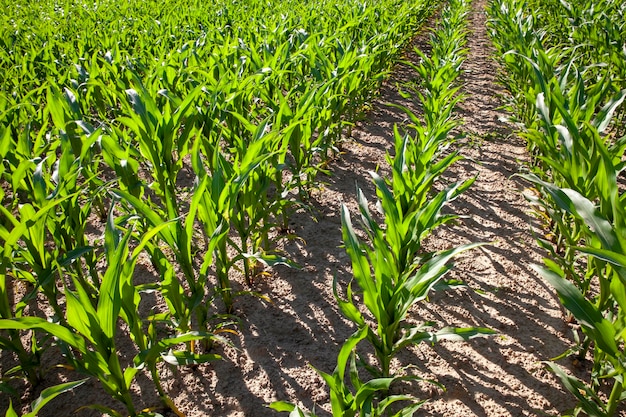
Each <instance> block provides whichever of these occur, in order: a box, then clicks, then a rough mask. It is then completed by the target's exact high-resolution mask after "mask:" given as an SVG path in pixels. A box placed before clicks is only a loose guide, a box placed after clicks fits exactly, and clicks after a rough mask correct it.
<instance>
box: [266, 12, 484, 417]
mask: <svg viewBox="0 0 626 417" xmlns="http://www.w3.org/2000/svg"><path fill="white" fill-rule="evenodd" d="M469 7H470V4H469V2H468V1H465V0H452V1H450V2H448V3H447V4H446V5H445V6H444V7H443V8H442V11H441V18H440V21H439V23H438V24H437V27H436V28H434V29H433V32H432V34H431V38H430V42H429V43H430V47H431V48H432V52H431V53H430V54H428V55H427V54H425V53H423V52H422V51H420V50H419V49H416V50H415V53H416V54H418V56H419V57H420V62H419V64H415V63H407V65H410V66H412V67H413V69H414V70H415V71H416V73H417V74H418V76H419V78H417V79H415V80H413V81H412V82H409V83H408V84H407V85H405V86H403V89H404V90H405V91H406V93H407V96H410V97H412V98H413V99H414V100H415V101H416V104H417V105H418V106H419V107H420V111H421V112H422V114H423V116H420V115H417V114H415V113H414V112H412V111H411V110H410V109H408V108H406V107H401V108H402V109H403V110H404V111H405V112H406V114H407V116H408V118H409V120H410V122H409V124H408V125H407V126H405V128H406V133H401V132H400V129H399V128H398V127H396V128H395V131H394V136H395V146H394V153H393V155H388V157H387V160H388V163H389V165H390V169H391V177H390V178H388V179H385V178H383V177H382V176H380V175H379V174H378V173H375V172H371V173H370V174H371V176H372V179H373V182H374V185H375V187H376V194H377V197H378V201H377V207H378V208H379V215H377V214H373V213H372V212H371V211H370V203H369V202H368V201H367V199H366V197H365V195H364V193H363V192H362V190H361V189H358V188H357V201H358V206H359V212H360V218H361V224H362V228H363V231H364V232H365V235H366V236H367V239H366V240H362V239H361V238H359V237H358V233H357V230H356V229H355V227H354V226H353V223H352V220H351V215H350V212H349V210H348V208H347V207H346V206H343V207H342V213H341V216H342V230H343V240H344V244H345V248H346V252H347V253H348V255H349V257H350V260H351V263H352V273H353V282H350V283H349V284H348V285H347V287H346V288H345V290H344V291H343V293H344V295H343V296H342V295H340V292H342V291H340V290H339V288H338V287H339V284H338V282H337V280H335V286H334V292H335V297H336V300H337V303H338V304H339V308H340V310H341V312H342V313H343V314H344V316H345V317H346V318H348V319H349V320H350V321H352V322H353V323H354V324H355V325H356V328H357V330H356V331H355V332H354V334H353V335H352V336H350V337H349V338H348V340H347V341H346V342H345V343H344V344H343V346H342V347H341V350H340V352H339V355H338V358H337V367H336V368H335V370H334V371H333V372H332V373H331V374H329V373H326V372H323V371H318V372H319V373H320V375H321V376H322V377H323V378H324V380H325V381H326V383H327V385H328V386H329V388H330V405H331V409H332V415H333V416H357V415H358V416H366V415H367V416H383V415H395V416H410V415H413V414H414V413H415V412H416V411H417V410H418V409H419V408H420V407H421V406H422V405H423V404H424V402H425V401H424V400H421V399H419V398H417V397H415V396H413V395H410V394H392V393H391V391H390V389H391V386H392V384H394V383H397V382H399V381H415V380H420V378H419V376H417V375H411V373H410V372H409V368H410V366H408V367H403V368H400V369H393V367H392V365H391V364H392V360H393V358H394V357H396V356H397V354H398V352H400V351H402V350H403V349H406V348H407V347H408V346H411V345H417V344H419V343H422V342H428V343H436V342H437V341H439V340H444V339H448V340H469V339H471V338H473V337H478V336H485V335H489V334H492V331H491V330H489V329H486V328H478V327H471V328H454V327H450V326H445V327H440V328H437V327H438V326H437V323H434V322H423V323H416V322H415V321H414V320H410V319H407V318H408V316H409V315H410V310H411V308H412V307H414V306H415V305H417V304H418V303H420V302H424V301H425V300H426V299H427V297H428V296H429V294H430V293H431V292H432V291H440V290H445V289H448V288H450V287H452V286H457V285H460V284H462V283H460V282H459V281H454V282H451V281H446V280H444V276H445V274H446V273H447V272H448V271H449V270H450V268H451V261H452V260H453V258H454V257H455V256H456V255H457V254H459V253H461V252H463V251H466V250H469V249H472V248H474V247H476V246H478V245H479V244H469V245H464V246H460V247H455V248H451V249H448V250H445V251H442V252H428V251H427V250H425V249H424V248H423V246H422V244H423V242H424V239H425V238H427V237H428V236H429V235H431V234H432V232H433V231H434V230H435V229H436V228H437V227H439V226H441V225H444V224H448V223H450V222H451V221H453V220H454V219H456V218H457V216H455V215H453V214H444V213H443V211H442V209H443V208H444V206H446V204H448V203H449V202H450V201H452V200H453V199H455V198H456V197H457V196H459V195H460V194H461V193H462V192H463V191H465V190H466V189H467V188H468V187H470V186H471V184H472V183H473V182H474V180H475V179H474V178H471V179H469V180H464V181H460V182H457V183H451V184H448V185H445V186H444V185H442V184H439V183H442V182H444V181H443V178H442V175H443V174H444V172H445V171H446V170H447V169H448V168H449V167H450V166H451V165H452V164H454V162H456V161H458V160H459V159H460V158H461V157H460V155H459V154H458V152H457V151H454V150H451V149H450V148H449V147H450V145H452V144H453V142H454V138H453V130H454V129H455V128H458V127H459V125H460V122H459V119H458V118H456V117H455V115H454V107H455V105H456V104H457V103H458V102H459V101H460V100H462V94H460V93H459V91H458V90H459V88H460V87H459V82H458V75H459V73H460V67H461V64H462V62H463V60H464V58H465V56H466V54H467V50H466V49H465V43H466V36H467V31H466V18H467V14H468V13H469ZM436 184H437V185H436ZM439 187H441V188H439ZM354 283H356V285H357V286H358V288H353V284H354ZM363 343H365V344H367V345H368V349H364V348H363V346H362V344H363ZM360 345H361V346H360ZM368 350H373V352H374V354H373V357H368V355H367V354H365V352H366V351H368ZM364 375H367V377H365V379H363V378H364ZM272 407H273V408H274V409H276V410H279V411H289V412H291V415H292V416H300V417H304V416H313V415H314V414H313V413H311V412H307V411H305V410H303V409H301V408H300V407H298V406H296V405H294V404H290V403H284V402H278V403H274V404H273V405H272Z"/></svg>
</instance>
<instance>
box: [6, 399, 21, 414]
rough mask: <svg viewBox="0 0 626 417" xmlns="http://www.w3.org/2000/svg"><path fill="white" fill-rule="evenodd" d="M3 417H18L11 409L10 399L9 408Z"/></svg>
mask: <svg viewBox="0 0 626 417" xmlns="http://www.w3.org/2000/svg"><path fill="white" fill-rule="evenodd" d="M5 417H20V416H18V415H17V413H16V412H15V409H13V400H12V399H10V398H9V408H8V409H7V412H6V414H5Z"/></svg>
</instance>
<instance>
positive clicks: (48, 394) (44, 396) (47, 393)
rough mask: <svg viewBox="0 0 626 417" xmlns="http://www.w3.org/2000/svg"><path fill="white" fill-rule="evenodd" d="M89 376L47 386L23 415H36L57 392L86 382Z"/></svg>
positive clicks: (31, 416) (34, 416) (59, 392)
mask: <svg viewBox="0 0 626 417" xmlns="http://www.w3.org/2000/svg"><path fill="white" fill-rule="evenodd" d="M88 380H89V378H85V379H81V380H79V381H72V382H65V383H63V384H59V385H55V386H52V387H49V388H46V389H44V390H43V391H42V392H41V394H40V395H39V397H37V399H36V400H35V401H33V402H32V404H31V406H30V407H31V412H30V413H28V414H26V415H24V416H23V417H36V416H37V414H38V413H39V410H41V409H42V407H43V406H45V405H46V404H48V403H49V402H50V401H52V400H53V399H54V398H56V397H57V396H58V395H59V394H63V393H64V392H67V391H70V390H73V389H74V388H76V387H78V386H80V385H82V384H84V383H85V382H87V381H88Z"/></svg>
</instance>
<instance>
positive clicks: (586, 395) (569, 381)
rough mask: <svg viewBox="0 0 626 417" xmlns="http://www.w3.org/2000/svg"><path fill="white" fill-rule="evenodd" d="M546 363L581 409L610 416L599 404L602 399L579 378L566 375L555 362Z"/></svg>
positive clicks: (590, 413) (593, 413)
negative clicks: (576, 400)
mask: <svg viewBox="0 0 626 417" xmlns="http://www.w3.org/2000/svg"><path fill="white" fill-rule="evenodd" d="M546 365H547V366H548V367H549V368H550V369H551V370H552V372H554V373H555V374H556V375H557V376H558V377H559V378H560V379H561V382H562V383H563V385H564V386H565V388H566V389H567V390H568V391H569V392H570V393H571V394H572V395H574V397H576V398H577V399H578V401H579V403H580V405H581V407H582V409H583V410H584V411H585V412H586V413H587V414H588V415H589V416H592V417H611V416H609V415H608V414H606V413H605V412H604V410H603V409H602V408H601V406H600V405H599V404H602V401H601V400H600V398H599V397H598V395H597V394H596V393H595V392H594V391H593V390H592V389H591V388H589V387H588V386H587V385H585V384H584V383H583V382H582V381H581V380H580V379H578V378H576V377H574V376H571V375H568V374H567V373H565V371H564V370H563V369H562V368H561V367H560V366H559V365H557V364H555V363H552V362H547V363H546Z"/></svg>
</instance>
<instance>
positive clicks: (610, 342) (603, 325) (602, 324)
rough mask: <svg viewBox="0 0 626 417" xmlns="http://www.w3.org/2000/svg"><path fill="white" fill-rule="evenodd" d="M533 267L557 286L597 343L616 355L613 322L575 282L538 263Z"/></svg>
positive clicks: (604, 349)
mask: <svg viewBox="0 0 626 417" xmlns="http://www.w3.org/2000/svg"><path fill="white" fill-rule="evenodd" d="M533 269H534V270H535V271H537V272H538V273H539V274H540V275H541V276H543V277H544V278H545V279H546V280H547V281H548V282H549V283H550V284H551V285H552V286H553V287H554V288H555V290H556V292H557V294H558V295H559V298H560V299H561V302H562V303H563V306H565V308H567V309H568V310H569V311H570V312H571V313H572V314H573V316H574V317H575V318H576V320H578V322H579V323H580V325H581V326H582V327H583V329H584V330H585V333H586V334H588V335H589V336H590V337H591V338H592V340H593V341H594V342H595V343H596V345H597V346H598V347H599V348H600V349H602V351H604V352H606V353H607V354H609V355H611V356H613V357H616V355H617V354H618V348H617V344H616V343H615V337H616V335H615V329H614V328H613V325H612V324H611V322H610V321H608V320H607V319H605V318H604V317H603V316H602V313H600V311H598V310H597V309H596V308H595V307H594V306H593V305H592V304H591V303H590V302H589V301H587V299H586V298H585V297H584V296H583V295H582V294H581V292H580V291H579V290H578V289H577V288H576V286H574V284H572V283H571V282H569V281H567V280H566V279H565V278H563V277H562V276H560V275H559V274H557V273H555V272H553V271H550V270H547V269H545V268H542V267H539V266H537V265H533Z"/></svg>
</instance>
